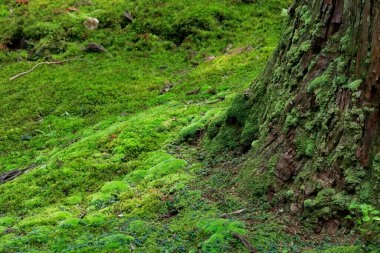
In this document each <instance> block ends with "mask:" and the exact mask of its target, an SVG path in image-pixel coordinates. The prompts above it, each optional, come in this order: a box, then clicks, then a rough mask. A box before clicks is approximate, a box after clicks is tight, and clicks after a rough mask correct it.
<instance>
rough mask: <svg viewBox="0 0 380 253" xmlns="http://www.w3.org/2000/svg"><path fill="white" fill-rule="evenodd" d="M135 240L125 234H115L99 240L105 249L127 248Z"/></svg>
mask: <svg viewBox="0 0 380 253" xmlns="http://www.w3.org/2000/svg"><path fill="white" fill-rule="evenodd" d="M133 241H134V238H133V237H132V236H128V235H124V234H114V235H109V236H106V237H104V238H102V239H100V240H99V244H100V245H103V246H104V248H103V249H104V251H107V250H115V249H125V248H126V246H127V245H128V244H130V243H131V242H133Z"/></svg>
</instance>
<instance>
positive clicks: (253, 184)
mask: <svg viewBox="0 0 380 253" xmlns="http://www.w3.org/2000/svg"><path fill="white" fill-rule="evenodd" d="M288 15H289V16H288V19H287V21H286V22H287V24H286V26H285V30H284V34H283V38H282V40H281V42H280V45H279V48H278V49H277V51H276V52H275V54H274V57H273V59H272V60H271V62H270V63H269V64H268V65H267V67H266V69H265V71H264V72H263V74H262V75H261V77H260V78H259V79H258V80H257V81H255V83H254V84H253V85H252V86H251V88H250V89H249V90H248V91H247V92H246V93H245V94H244V95H241V96H239V97H238V98H237V99H236V100H235V102H234V104H233V105H232V107H231V108H230V109H229V111H228V112H227V120H226V121H225V123H224V125H223V126H222V127H221V128H220V131H219V134H218V136H216V137H213V139H214V140H215V141H217V140H218V139H222V138H223V135H226V134H227V133H230V132H231V131H228V129H231V128H233V129H238V131H237V132H238V137H237V138H236V140H237V142H238V143H239V144H240V145H241V146H242V147H243V148H245V150H250V151H249V153H248V156H249V157H250V158H249V161H248V162H247V164H246V166H245V169H244V170H243V171H242V172H241V175H242V176H241V178H240V179H239V180H238V181H237V184H238V185H239V187H240V189H241V190H242V191H244V192H245V193H247V192H249V193H251V195H252V196H253V197H254V198H255V197H259V196H262V195H264V193H266V196H267V197H268V200H269V201H270V202H272V204H286V205H287V206H288V207H289V210H290V211H292V212H294V213H298V214H302V215H303V216H304V217H306V218H307V219H311V220H312V221H314V222H316V223H319V224H322V223H326V222H329V221H331V220H332V219H335V218H336V217H339V216H342V214H344V213H345V212H346V210H347V205H348V204H349V203H350V202H351V201H352V200H353V199H354V198H355V199H358V201H362V202H367V203H368V202H372V203H375V204H378V199H376V198H377V197H378V189H379V184H378V182H379V178H380V165H379V164H380V155H379V154H380V153H379V151H380V149H379V147H380V138H379V127H378V125H379V107H380V90H379V89H380V80H379V75H380V1H378V0H364V1H362V0H312V1H311V0H296V1H295V2H294V3H293V5H292V6H291V7H290V8H289V10H288ZM257 126H259V127H257ZM251 143H252V144H251ZM330 223H331V222H330Z"/></svg>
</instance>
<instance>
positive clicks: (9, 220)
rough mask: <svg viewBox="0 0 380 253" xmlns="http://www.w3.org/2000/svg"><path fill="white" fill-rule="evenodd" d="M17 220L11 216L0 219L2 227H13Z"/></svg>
mask: <svg viewBox="0 0 380 253" xmlns="http://www.w3.org/2000/svg"><path fill="white" fill-rule="evenodd" d="M15 222H16V218H15V217H11V216H5V217H0V226H5V227H11V226H13V224H15Z"/></svg>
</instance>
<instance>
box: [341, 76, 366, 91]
mask: <svg viewBox="0 0 380 253" xmlns="http://www.w3.org/2000/svg"><path fill="white" fill-rule="evenodd" d="M362 83H363V80H361V79H358V80H355V81H353V82H351V83H349V84H348V85H347V86H345V88H347V89H349V90H351V91H357V90H358V89H359V87H360V85H361V84H362Z"/></svg>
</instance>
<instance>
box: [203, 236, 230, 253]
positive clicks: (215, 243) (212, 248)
mask: <svg viewBox="0 0 380 253" xmlns="http://www.w3.org/2000/svg"><path fill="white" fill-rule="evenodd" d="M227 250H228V241H227V240H226V238H225V236H224V235H222V234H218V233H216V234H213V235H212V236H210V238H208V239H207V240H206V241H205V242H204V243H203V244H202V251H203V252H210V253H218V252H223V251H227Z"/></svg>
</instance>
